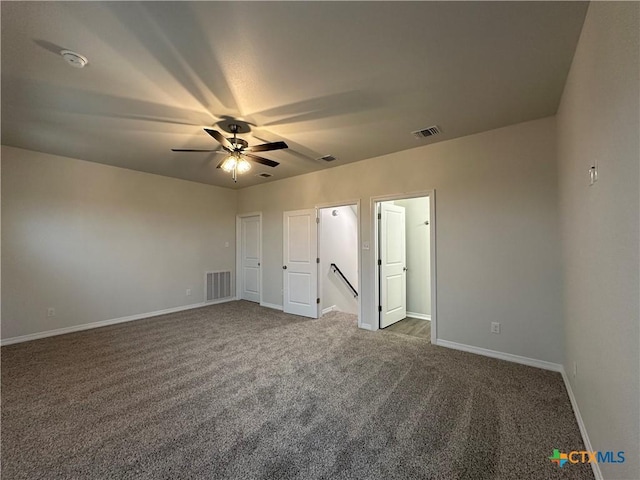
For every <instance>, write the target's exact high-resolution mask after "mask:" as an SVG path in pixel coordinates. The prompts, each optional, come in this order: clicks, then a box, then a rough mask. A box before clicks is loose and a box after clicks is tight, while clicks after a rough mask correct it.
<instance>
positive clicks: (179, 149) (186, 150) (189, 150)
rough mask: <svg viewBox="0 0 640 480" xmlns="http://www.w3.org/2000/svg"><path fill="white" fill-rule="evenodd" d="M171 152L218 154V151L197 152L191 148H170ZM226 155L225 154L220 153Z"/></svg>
mask: <svg viewBox="0 0 640 480" xmlns="http://www.w3.org/2000/svg"><path fill="white" fill-rule="evenodd" d="M171 151H172V152H218V150H198V149H193V148H172V149H171ZM220 153H227V152H220Z"/></svg>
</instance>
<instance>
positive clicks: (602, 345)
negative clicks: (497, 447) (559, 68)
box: [558, 2, 640, 479]
mask: <svg viewBox="0 0 640 480" xmlns="http://www.w3.org/2000/svg"><path fill="white" fill-rule="evenodd" d="M639 9H640V4H639V3H637V2H634V3H617V2H611V3H610V2H593V3H591V5H590V6H589V11H588V13H587V17H586V20H585V23H584V28H583V31H582V35H581V37H580V41H579V43H578V48H577V51H576V54H575V57H574V60H573V65H572V67H571V71H570V74H569V78H568V81H567V85H566V87H565V91H564V94H563V97H562V102H561V106H560V109H559V113H558V157H559V165H560V175H559V178H560V181H559V185H560V200H561V201H560V206H561V209H560V212H561V221H562V223H561V225H562V229H561V230H562V241H563V264H564V267H565V268H564V270H565V278H564V292H565V307H564V316H565V332H566V333H565V337H566V342H565V345H566V348H565V351H566V354H565V370H566V371H567V373H568V374H569V379H570V382H571V387H572V390H573V392H574V394H575V396H576V399H577V402H578V405H579V409H580V412H581V414H582V418H583V419H584V423H585V425H586V427H587V431H588V433H589V437H590V439H591V442H592V444H593V448H594V449H596V450H616V451H617V450H624V451H625V452H626V459H627V460H626V462H625V463H624V464H620V465H612V464H601V465H600V468H601V469H602V472H603V474H604V477H605V478H618V479H622V478H624V479H630V478H640V463H639V456H640V443H639V437H640V418H639V417H640V394H639V388H640V386H639V384H640V370H639V362H640V358H639V353H638V352H639V350H640V340H639V337H640V320H639V309H640V305H639V297H640V284H639V280H638V278H639V262H640V259H639V254H638V249H639V243H640V237H639V234H638V229H639V226H638V225H639V218H638V213H639V202H640V196H639V192H638V179H639V175H640V171H639V170H640V168H639V163H640V158H639V156H640V144H639V141H638V136H639V132H640V121H639V109H638V108H639V105H640V94H639V90H640V80H639V74H638V72H639V71H640V65H639V63H638V57H639V55H640V51H639V47H638V44H639V42H640V39H639V35H638V32H639V30H640V23H639V20H638V17H639ZM595 161H597V162H598V169H599V180H598V182H597V183H596V184H595V185H593V186H591V187H589V186H588V185H589V182H588V178H589V177H588V175H587V171H588V169H589V167H590V166H591V165H592V163H593V162H595ZM574 362H575V363H577V365H578V374H577V376H576V377H575V378H574V377H573V367H574Z"/></svg>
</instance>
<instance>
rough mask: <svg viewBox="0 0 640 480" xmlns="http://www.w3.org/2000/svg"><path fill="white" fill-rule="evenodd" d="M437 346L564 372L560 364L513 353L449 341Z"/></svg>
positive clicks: (443, 341) (442, 341)
mask: <svg viewBox="0 0 640 480" xmlns="http://www.w3.org/2000/svg"><path fill="white" fill-rule="evenodd" d="M436 345H438V346H440V347H446V348H452V349H454V350H462V351H463V352H469V353H475V354H477V355H483V356H485V357H491V358H497V359H500V360H506V361H507V362H513V363H519V364H521V365H528V366H530V367H536V368H542V369H543V370H551V371H553V372H562V370H563V367H562V365H560V364H559V363H551V362H547V361H545V360H538V359H536V358H529V357H521V356H520V355H514V354H512V353H504V352H498V351H496V350H489V349H488V348H481V347H474V346H473V345H465V344H464V343H456V342H450V341H449V340H441V339H438V340H437V341H436Z"/></svg>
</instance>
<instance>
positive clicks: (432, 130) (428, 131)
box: [411, 125, 440, 138]
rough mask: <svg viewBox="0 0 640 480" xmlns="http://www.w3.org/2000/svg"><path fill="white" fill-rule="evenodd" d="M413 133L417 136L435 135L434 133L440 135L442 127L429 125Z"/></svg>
mask: <svg viewBox="0 0 640 480" xmlns="http://www.w3.org/2000/svg"><path fill="white" fill-rule="evenodd" d="M411 133H412V134H413V136H414V137H416V138H425V137H433V136H434V135H438V134H439V133H440V127H438V126H437V125H434V126H433V127H428V128H425V129H422V130H417V131H415V132H411Z"/></svg>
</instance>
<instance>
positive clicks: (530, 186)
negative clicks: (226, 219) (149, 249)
mask: <svg viewBox="0 0 640 480" xmlns="http://www.w3.org/2000/svg"><path fill="white" fill-rule="evenodd" d="M555 149H556V145H555V119H554V118H545V119H541V120H537V121H533V122H527V123H523V124H519V125H514V126H510V127H506V128H502V129H498V130H492V131H489V132H485V133H481V134H477V135H472V136H468V137H464V138H460V139H456V140H451V141H446V142H440V143H436V144H434V145H431V146H425V147H421V148H416V149H412V150H408V151H404V152H399V153H396V154H391V155H387V156H384V157H379V158H374V159H370V160H365V161H363V162H357V163H354V164H349V165H345V166H342V167H337V168H332V169H328V170H323V171H320V172H314V173H311V174H307V175H302V176H299V177H294V178H289V179H284V180H281V181H277V182H272V183H267V184H264V185H260V186H255V187H249V188H246V189H242V190H240V191H239V196H238V208H239V211H240V212H241V213H243V212H252V211H259V210H261V211H262V212H263V215H264V217H263V218H264V237H263V238H264V243H263V253H264V262H263V266H264V269H263V285H264V286H265V290H264V301H265V302H267V303H271V304H277V305H281V304H282V270H281V267H282V212H283V211H286V210H296V209H301V208H311V207H314V206H316V205H318V204H323V203H329V202H340V201H348V200H354V199H361V201H362V203H361V206H362V212H361V215H359V220H360V228H361V235H362V238H361V240H362V241H367V242H370V243H371V246H372V247H373V242H372V238H371V211H370V210H371V205H370V198H371V197H372V196H378V195H385V194H396V193H402V192H415V191H424V190H430V189H435V190H436V221H437V227H436V228H437V276H438V278H437V280H438V281H437V289H438V296H437V315H438V337H439V338H440V339H445V340H449V341H454V342H459V343H463V344H468V345H475V346H478V347H483V348H489V349H492V350H499V351H502V352H507V353H512V354H517V355H523V356H526V357H531V358H536V359H541V360H546V361H550V362H560V361H561V360H562V341H563V340H562V329H561V326H562V321H561V318H560V316H561V294H560V286H561V275H560V264H559V260H560V258H559V252H560V244H559V233H558V217H557V197H556V192H557V172H556V170H557V168H556V158H555ZM361 253H362V262H363V263H362V266H361V268H362V271H361V276H360V281H361V287H360V290H361V292H362V296H361V301H362V302H363V304H362V310H363V323H364V324H365V325H369V326H373V325H375V324H377V319H376V318H377V317H376V314H375V312H374V301H373V295H374V294H373V292H374V284H373V282H374V267H373V257H372V254H373V249H371V250H362V252H361ZM492 321H498V322H501V323H502V334H501V335H495V334H493V335H492V334H491V333H490V331H489V327H490V322H492Z"/></svg>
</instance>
